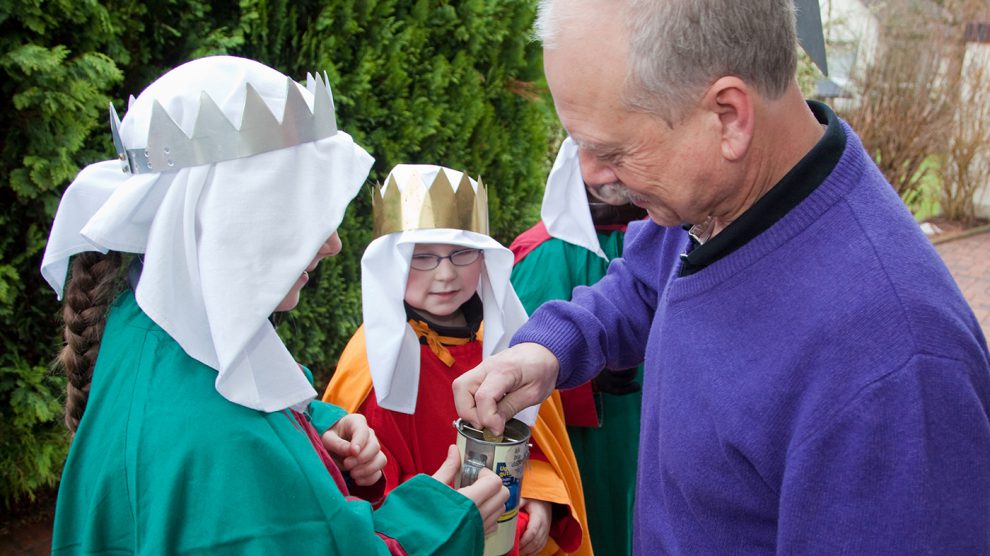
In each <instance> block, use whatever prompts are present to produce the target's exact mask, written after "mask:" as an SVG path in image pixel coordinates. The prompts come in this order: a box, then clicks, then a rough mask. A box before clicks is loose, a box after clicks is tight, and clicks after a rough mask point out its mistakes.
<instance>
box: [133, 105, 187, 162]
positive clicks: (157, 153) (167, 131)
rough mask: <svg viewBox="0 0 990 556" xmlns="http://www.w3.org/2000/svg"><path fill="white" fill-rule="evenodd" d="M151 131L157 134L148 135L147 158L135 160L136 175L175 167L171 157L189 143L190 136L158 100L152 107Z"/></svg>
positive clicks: (145, 150)
mask: <svg viewBox="0 0 990 556" xmlns="http://www.w3.org/2000/svg"><path fill="white" fill-rule="evenodd" d="M149 129H153V130H155V132H154V133H153V134H149V135H148V144H147V145H146V146H145V148H144V152H145V156H144V157H136V159H134V160H136V166H137V168H138V170H136V171H135V173H142V172H159V171H161V169H163V168H169V167H170V166H174V164H175V162H174V160H173V159H172V157H171V156H169V155H170V154H171V153H172V152H175V151H178V150H179V148H180V146H182V145H187V144H188V143H189V136H188V135H186V133H185V132H184V131H182V128H180V127H179V125H178V124H176V123H175V121H174V120H172V117H171V116H169V115H168V112H167V111H166V110H165V107H163V106H162V105H161V103H159V102H158V101H157V100H155V101H154V103H153V104H152V105H151V124H150V126H149ZM169 160H172V164H171V165H170V164H169V163H168V162H169ZM142 166H143V167H142Z"/></svg>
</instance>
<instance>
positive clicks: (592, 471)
mask: <svg viewBox="0 0 990 556" xmlns="http://www.w3.org/2000/svg"><path fill="white" fill-rule="evenodd" d="M645 217H646V211H645V210H643V209H641V208H639V207H637V206H635V205H632V204H630V203H629V197H628V195H626V193H625V189H624V188H622V187H620V186H611V185H607V186H599V187H594V188H591V187H587V186H586V185H585V183H584V179H583V178H582V177H581V168H580V165H579V163H578V148H577V145H576V144H575V143H574V141H573V140H571V139H570V138H568V139H565V140H564V142H563V144H562V145H561V146H560V152H559V153H558V154H557V160H556V161H555V162H554V164H553V168H552V169H551V170H550V177H549V178H548V179H547V187H546V190H545V192H544V194H543V206H542V207H541V208H540V221H539V222H537V223H536V225H534V226H533V227H532V228H530V229H528V230H526V231H525V232H523V233H522V234H520V236H519V237H517V238H516V240H515V241H513V242H512V245H511V246H509V249H511V250H512V253H513V254H514V255H515V266H513V268H512V287H513V288H514V289H515V290H516V294H518V295H519V300H520V301H522V303H523V306H524V307H525V308H526V311H527V312H529V313H530V314H532V313H533V311H535V310H536V308H537V307H539V306H540V305H541V304H542V303H544V302H546V301H549V300H551V299H565V300H566V299H570V298H571V292H572V291H573V290H574V288H575V287H576V286H589V285H591V284H594V283H595V282H597V281H598V280H601V279H602V277H603V276H605V273H606V271H607V270H608V264H609V261H611V260H612V259H615V258H617V257H621V256H622V246H623V238H624V237H625V234H626V227H627V226H628V225H629V223H630V222H635V221H637V220H642V219H643V218H645ZM640 373H641V369H640V368H639V367H634V368H630V369H619V370H614V369H609V370H608V371H607V372H602V373H601V374H599V375H598V376H596V377H595V378H594V379H593V380H591V381H589V382H586V383H584V384H582V385H580V386H577V387H575V388H569V389H567V390H561V392H560V400H561V402H562V403H563V406H564V418H565V419H566V422H567V434H568V436H569V437H570V439H571V447H572V448H574V456H575V457H576V458H577V463H578V467H579V468H580V470H581V483H582V485H583V487H584V500H585V507H586V508H587V513H588V526H589V528H590V530H591V543H592V545H593V546H594V549H595V554H598V555H599V556H607V555H612V554H614V555H621V554H630V553H631V552H632V523H633V497H634V494H635V486H636V481H635V479H636V452H637V449H638V448H639V441H638V440H639V412H640V402H641V393H640V383H639V382H638V376H637V375H639V374H640Z"/></svg>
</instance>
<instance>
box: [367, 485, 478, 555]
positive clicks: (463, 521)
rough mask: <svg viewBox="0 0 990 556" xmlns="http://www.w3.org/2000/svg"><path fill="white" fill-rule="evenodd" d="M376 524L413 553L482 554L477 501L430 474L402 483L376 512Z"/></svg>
mask: <svg viewBox="0 0 990 556" xmlns="http://www.w3.org/2000/svg"><path fill="white" fill-rule="evenodd" d="M375 527H376V530H377V531H379V532H380V533H382V534H384V535H387V536H389V537H392V538H393V539H396V540H398V541H399V543H400V544H401V545H402V548H403V549H405V550H406V551H407V552H408V553H409V554H481V553H482V551H483V550H484V543H485V536H484V530H483V528H482V523H481V514H479V513H478V509H477V508H476V507H475V505H474V503H473V502H471V500H469V499H468V498H466V497H465V496H463V495H461V494H460V493H458V492H457V491H455V490H454V489H452V488H450V487H448V486H446V485H443V484H441V483H440V482H439V481H436V480H434V479H433V478H431V477H427V476H426V475H416V476H414V477H413V478H411V479H409V480H408V481H406V482H404V483H402V484H401V485H399V486H398V487H397V488H396V489H395V490H393V491H391V492H390V493H389V495H388V497H386V498H385V503H384V504H382V506H381V508H379V509H378V511H376V512H375Z"/></svg>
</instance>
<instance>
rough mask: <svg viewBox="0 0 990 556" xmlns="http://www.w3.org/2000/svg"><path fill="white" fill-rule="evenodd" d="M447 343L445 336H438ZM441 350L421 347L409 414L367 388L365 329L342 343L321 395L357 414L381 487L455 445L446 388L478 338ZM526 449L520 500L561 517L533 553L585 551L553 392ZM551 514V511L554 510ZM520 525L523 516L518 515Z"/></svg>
mask: <svg viewBox="0 0 990 556" xmlns="http://www.w3.org/2000/svg"><path fill="white" fill-rule="evenodd" d="M444 340H446V339H444ZM444 348H445V349H446V350H447V351H448V352H449V354H450V356H451V357H449V358H448V357H445V358H446V359H447V360H448V361H451V359H452V363H451V364H450V365H449V366H448V365H447V364H445V363H444V362H442V361H441V360H440V358H439V357H437V355H435V354H434V352H433V351H432V350H431V348H430V346H429V345H423V347H422V351H421V358H420V384H419V392H418V394H417V401H416V413H415V414H413V415H408V414H404V413H399V412H396V411H391V410H388V409H384V408H382V407H380V406H379V405H378V403H377V400H376V397H375V396H374V393H373V385H372V382H371V373H370V372H369V370H368V357H367V351H366V349H367V348H366V343H365V335H364V327H363V326H362V327H361V328H359V329H358V331H357V332H356V333H355V334H354V336H353V337H352V338H351V340H350V342H348V344H347V347H346V348H344V352H343V354H341V357H340V361H339V362H338V363H337V370H336V372H335V373H334V375H333V378H332V379H331V380H330V384H329V386H328V387H327V390H326V393H324V395H323V400H324V401H327V402H330V403H333V404H335V405H338V406H340V407H342V408H343V409H345V410H346V411H348V412H352V413H354V412H357V413H361V414H362V415H364V416H365V417H366V418H367V419H368V424H369V425H370V426H371V428H372V429H374V430H375V434H376V436H377V438H378V441H379V443H380V444H381V445H382V450H383V451H384V452H385V455H386V456H387V457H388V463H387V464H386V467H385V477H386V484H387V486H386V488H387V489H392V488H395V487H396V486H397V485H398V484H400V483H402V482H403V481H405V480H407V479H409V478H410V477H412V476H414V475H415V474H417V473H426V474H432V473H434V472H435V471H436V470H437V468H439V467H440V464H441V463H443V461H444V459H446V455H447V447H448V446H449V445H451V444H453V443H454V442H455V439H456V435H457V432H456V430H455V429H454V426H453V422H454V420H455V419H457V412H456V410H455V408H454V397H453V395H452V391H451V385H452V383H453V381H454V379H455V378H457V377H458V376H460V375H461V374H463V373H464V372H466V371H468V370H470V369H472V368H473V367H475V366H477V365H478V364H479V363H480V362H481V342H480V341H469V342H467V343H464V344H463V345H448V344H447V342H444ZM532 441H533V446H534V449H533V453H532V454H531V457H530V465H529V467H528V468H527V469H526V472H525V474H524V476H523V482H522V493H521V495H522V497H523V498H531V499H535V500H545V501H548V502H551V503H553V504H559V505H560V506H563V507H566V508H567V509H568V510H569V511H568V512H567V514H566V515H560V516H557V515H555V516H554V518H553V522H552V523H551V528H550V535H549V538H548V539H547V545H546V547H545V548H544V550H543V551H542V552H541V553H540V554H545V555H556V554H580V555H590V554H592V549H591V541H590V540H589V536H588V527H587V518H586V515H585V507H584V494H583V491H582V487H581V477H580V474H579V472H578V467H577V462H576V460H575V458H574V452H573V450H572V449H571V445H570V440H569V439H568V436H567V429H566V427H565V424H564V418H563V410H562V407H561V404H560V397H559V394H558V393H557V392H554V394H553V396H551V398H550V399H548V400H547V401H545V402H544V403H543V404H542V405H541V406H540V411H539V414H538V416H537V420H536V423H535V424H534V426H533V428H532ZM555 513H556V512H555ZM520 516H521V517H520V521H521V523H524V521H523V520H524V519H525V517H524V515H523V514H522V513H520Z"/></svg>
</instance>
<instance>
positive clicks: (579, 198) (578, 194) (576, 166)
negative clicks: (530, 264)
mask: <svg viewBox="0 0 990 556" xmlns="http://www.w3.org/2000/svg"><path fill="white" fill-rule="evenodd" d="M540 219H541V220H543V225H544V226H546V228H547V232H548V233H549V234H550V237H555V238H557V239H560V240H562V241H566V242H567V243H573V244H574V245H577V246H579V247H584V248H585V249H587V250H588V251H591V252H592V253H595V254H596V255H598V256H599V257H601V258H603V259H606V260H608V257H607V256H606V255H605V252H604V251H602V248H601V245H599V243H598V233H597V232H595V224H594V221H593V220H592V219H591V208H589V206H588V194H587V192H586V191H585V187H584V178H582V177H581V164H580V163H579V162H578V146H577V143H575V142H574V141H573V140H572V139H571V138H570V137H568V138H566V139H564V142H563V143H561V145H560V150H559V151H558V152H557V159H556V160H554V162H553V168H551V169H550V177H548V178H547V187H546V189H545V190H544V192H543V205H542V207H540Z"/></svg>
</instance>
